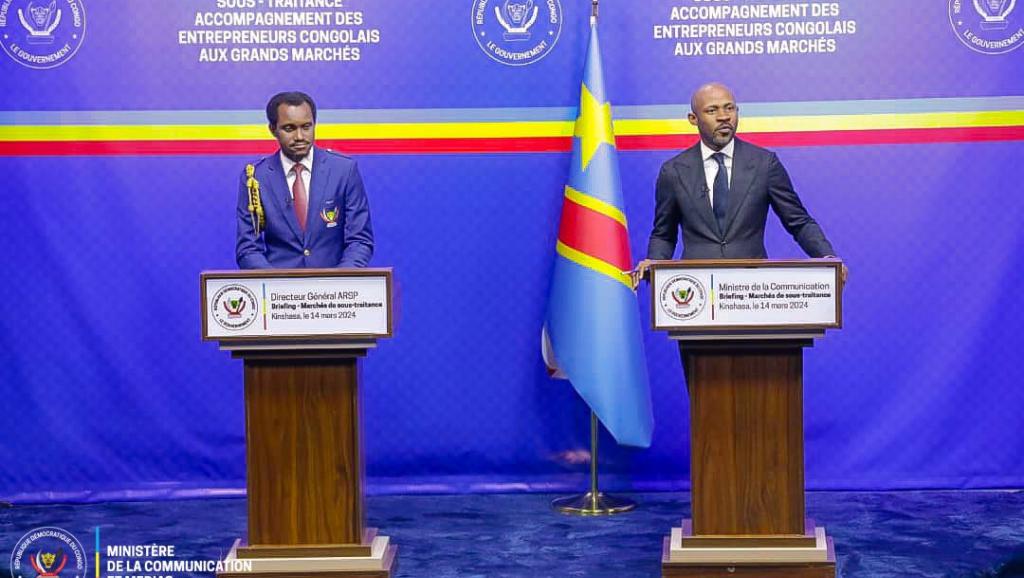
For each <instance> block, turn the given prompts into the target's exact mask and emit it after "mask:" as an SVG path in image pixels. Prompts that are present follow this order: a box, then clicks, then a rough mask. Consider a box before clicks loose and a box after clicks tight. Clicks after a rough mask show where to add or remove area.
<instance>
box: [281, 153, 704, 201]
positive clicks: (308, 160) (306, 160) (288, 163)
mask: <svg viewBox="0 0 1024 578" xmlns="http://www.w3.org/2000/svg"><path fill="white" fill-rule="evenodd" d="M278 154H279V155H281V168H282V169H284V176H285V178H286V179H288V196H289V197H293V198H292V200H293V201H294V200H295V199H294V196H293V195H292V187H294V186H295V171H293V170H292V168H293V167H294V166H295V165H296V164H297V163H296V162H295V161H293V160H292V159H290V158H288V157H286V156H284V153H278ZM711 162H712V164H713V163H714V161H711ZM299 163H302V166H303V168H305V170H304V171H302V184H304V185H306V203H309V182H310V181H311V180H313V147H309V152H308V153H306V156H304V157H302V159H300V160H299Z"/></svg>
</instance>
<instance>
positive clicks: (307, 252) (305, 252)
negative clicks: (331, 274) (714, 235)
mask: <svg viewBox="0 0 1024 578" xmlns="http://www.w3.org/2000/svg"><path fill="white" fill-rule="evenodd" d="M722 244H723V245H724V244H725V243H722ZM302 254H303V255H305V256H307V257H309V249H306V250H304V251H302Z"/></svg>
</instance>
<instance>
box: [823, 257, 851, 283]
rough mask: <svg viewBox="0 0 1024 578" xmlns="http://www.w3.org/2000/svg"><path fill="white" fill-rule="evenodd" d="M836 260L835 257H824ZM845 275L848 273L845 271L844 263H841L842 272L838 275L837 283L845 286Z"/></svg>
mask: <svg viewBox="0 0 1024 578" xmlns="http://www.w3.org/2000/svg"><path fill="white" fill-rule="evenodd" d="M838 258H839V257H836V256H835V255H825V259H838ZM847 273H848V271H847V269H846V263H843V270H842V271H841V272H840V273H839V282H840V283H842V284H843V285H846V274H847Z"/></svg>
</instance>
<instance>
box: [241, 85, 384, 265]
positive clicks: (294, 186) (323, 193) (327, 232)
mask: <svg viewBox="0 0 1024 578" xmlns="http://www.w3.org/2000/svg"><path fill="white" fill-rule="evenodd" d="M267 121H268V123H269V128H270V133H271V134H273V135H274V138H276V139H277V142H278V143H279V144H280V145H281V148H280V150H279V151H278V152H276V153H274V154H272V155H270V156H268V157H265V158H263V159H260V160H259V161H257V162H256V163H253V164H252V165H249V166H247V167H246V170H245V171H244V172H243V173H242V178H241V182H240V183H239V187H238V208H237V214H236V217H237V219H236V220H237V224H238V231H237V242H236V244H235V259H236V260H237V261H238V266H239V267H241V268H242V269H266V268H285V267H365V266H366V264H367V263H368V262H369V261H370V256H371V255H373V227H372V226H371V224H370V205H369V203H368V202H367V200H366V191H365V190H364V189H363V179H362V177H361V176H360V175H359V168H358V167H357V166H356V162H355V161H354V160H352V159H350V158H349V157H347V156H345V155H341V154H338V153H336V152H333V151H329V150H326V149H322V148H318V147H316V146H314V135H315V130H316V104H315V103H314V102H313V99H312V98H310V97H309V95H307V94H304V93H301V92H282V93H280V94H277V95H275V96H274V97H273V98H271V99H270V102H269V103H268V104H267Z"/></svg>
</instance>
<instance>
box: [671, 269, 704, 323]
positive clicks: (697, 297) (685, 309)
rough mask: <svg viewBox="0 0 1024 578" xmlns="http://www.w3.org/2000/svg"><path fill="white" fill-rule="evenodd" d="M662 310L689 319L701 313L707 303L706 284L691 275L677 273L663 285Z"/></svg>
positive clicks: (673, 315) (674, 317) (679, 317)
mask: <svg viewBox="0 0 1024 578" xmlns="http://www.w3.org/2000/svg"><path fill="white" fill-rule="evenodd" d="M659 301H660V302H661V310H662V311H664V312H665V313H667V314H668V316H669V317H671V318H673V319H677V320H679V321H688V320H690V319H693V318H694V317H696V316H698V315H700V312H701V311H704V305H705V304H706V303H707V292H706V291H705V290H704V284H703V283H701V282H700V281H698V280H697V279H695V278H693V277H691V276H689V275H677V276H675V277H673V278H671V279H669V280H668V282H667V283H665V284H664V285H662V287H661V295H660V296H659Z"/></svg>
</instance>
